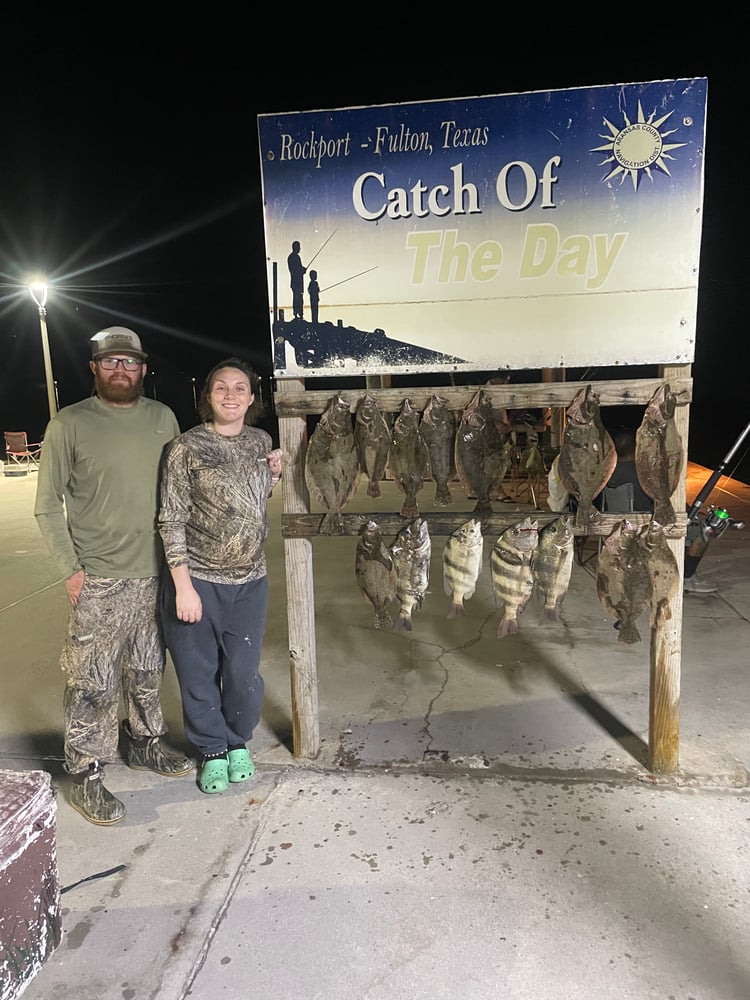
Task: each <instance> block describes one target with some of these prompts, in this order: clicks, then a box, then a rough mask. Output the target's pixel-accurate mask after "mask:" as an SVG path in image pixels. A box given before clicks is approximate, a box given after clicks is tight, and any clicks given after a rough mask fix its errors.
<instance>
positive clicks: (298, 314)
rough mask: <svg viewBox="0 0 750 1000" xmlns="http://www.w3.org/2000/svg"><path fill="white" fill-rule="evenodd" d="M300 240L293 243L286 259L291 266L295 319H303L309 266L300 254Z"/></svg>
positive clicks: (290, 276) (290, 274)
mask: <svg viewBox="0 0 750 1000" xmlns="http://www.w3.org/2000/svg"><path fill="white" fill-rule="evenodd" d="M299 251H300V245H299V241H298V240H295V241H294V243H292V252H291V253H290V254H289V256H288V257H287V259H286V263H287V267H288V268H289V279H290V282H289V283H290V287H291V289H292V313H293V315H294V318H295V319H302V315H303V304H302V303H303V295H304V291H305V280H304V279H305V274H306V273H307V268H306V267H305V266H304V265H303V263H302V258H301V257H300V255H299Z"/></svg>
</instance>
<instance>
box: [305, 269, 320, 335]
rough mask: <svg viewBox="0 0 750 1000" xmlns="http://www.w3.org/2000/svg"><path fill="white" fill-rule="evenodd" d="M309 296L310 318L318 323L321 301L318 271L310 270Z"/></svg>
mask: <svg viewBox="0 0 750 1000" xmlns="http://www.w3.org/2000/svg"><path fill="white" fill-rule="evenodd" d="M307 296H308V298H309V299H310V320H311V322H312V323H317V322H318V302H319V301H320V285H319V284H318V272H317V271H310V281H309V282H308V285H307Z"/></svg>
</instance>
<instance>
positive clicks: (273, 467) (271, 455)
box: [266, 448, 284, 482]
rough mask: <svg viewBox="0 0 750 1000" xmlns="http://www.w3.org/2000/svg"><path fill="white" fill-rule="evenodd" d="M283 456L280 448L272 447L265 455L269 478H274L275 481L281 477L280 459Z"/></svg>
mask: <svg viewBox="0 0 750 1000" xmlns="http://www.w3.org/2000/svg"><path fill="white" fill-rule="evenodd" d="M283 457H284V452H283V451H282V450H281V448H274V450H273V451H269V452H268V454H267V455H266V461H267V462H268V468H269V471H270V473H271V478H272V479H275V480H276V481H277V482H278V480H279V479H281V460H282V459H283Z"/></svg>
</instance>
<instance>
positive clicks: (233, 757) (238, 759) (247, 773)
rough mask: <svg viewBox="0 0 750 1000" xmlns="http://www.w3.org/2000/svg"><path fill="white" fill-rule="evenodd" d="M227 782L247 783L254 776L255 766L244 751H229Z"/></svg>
mask: <svg viewBox="0 0 750 1000" xmlns="http://www.w3.org/2000/svg"><path fill="white" fill-rule="evenodd" d="M228 756H229V780H230V781H247V779H248V778H252V776H253V775H254V774H255V764H253V760H252V757H251V756H250V754H249V753H248V752H247V750H245V749H240V750H230V751H229V755H228Z"/></svg>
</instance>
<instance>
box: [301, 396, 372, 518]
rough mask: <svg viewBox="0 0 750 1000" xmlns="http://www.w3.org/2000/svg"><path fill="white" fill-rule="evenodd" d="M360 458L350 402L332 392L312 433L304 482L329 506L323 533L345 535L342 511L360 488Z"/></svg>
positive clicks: (314, 494) (325, 506) (311, 491)
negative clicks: (332, 394) (358, 485)
mask: <svg viewBox="0 0 750 1000" xmlns="http://www.w3.org/2000/svg"><path fill="white" fill-rule="evenodd" d="M358 481H359V461H358V458H357V446H356V443H355V441H354V427H353V425H352V418H351V414H350V413H349V404H348V403H347V402H346V401H345V400H343V399H342V398H341V397H340V396H332V397H331V399H330V400H329V402H328V405H327V407H326V408H325V410H324V412H323V413H322V415H321V417H320V420H319V421H318V425H317V427H316V428H315V430H314V431H313V433H312V435H311V436H310V441H309V443H308V446H307V454H306V455H305V482H306V483H307V488H308V489H309V490H310V493H311V494H312V495H313V496H314V497H316V498H317V500H319V501H320V503H321V504H322V505H323V507H324V508H325V509H326V514H325V517H324V518H323V521H322V522H321V525H320V532H321V534H323V535H342V534H343V533H344V523H343V521H342V518H341V511H342V510H343V509H344V507H345V506H346V505H347V503H348V502H349V501H350V500H351V498H352V497H353V496H354V494H355V492H356V490H357V484H358Z"/></svg>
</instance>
